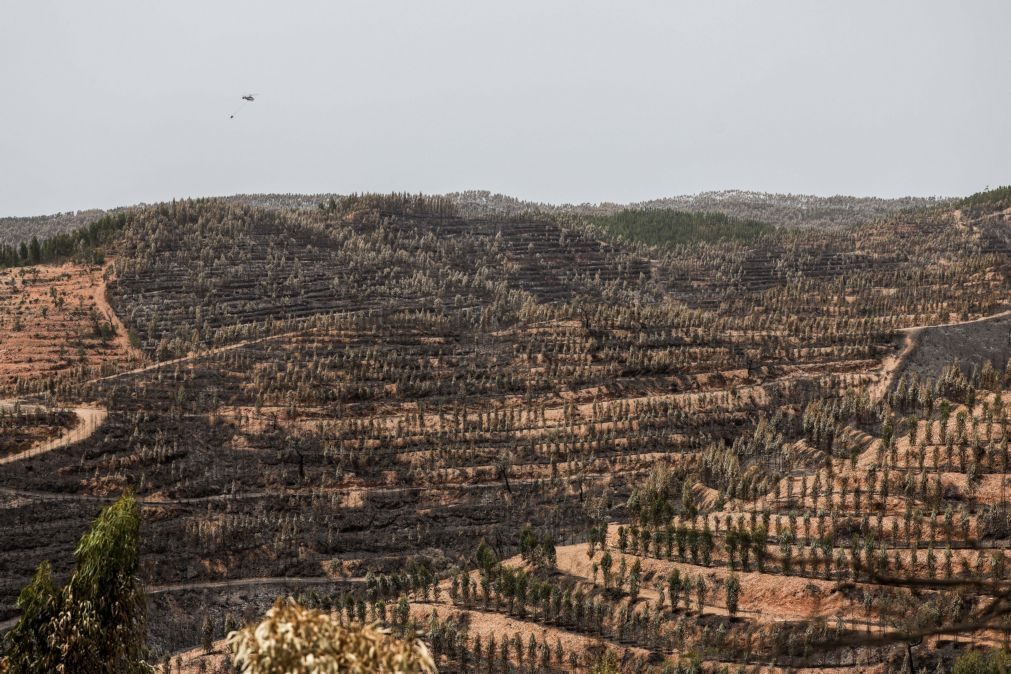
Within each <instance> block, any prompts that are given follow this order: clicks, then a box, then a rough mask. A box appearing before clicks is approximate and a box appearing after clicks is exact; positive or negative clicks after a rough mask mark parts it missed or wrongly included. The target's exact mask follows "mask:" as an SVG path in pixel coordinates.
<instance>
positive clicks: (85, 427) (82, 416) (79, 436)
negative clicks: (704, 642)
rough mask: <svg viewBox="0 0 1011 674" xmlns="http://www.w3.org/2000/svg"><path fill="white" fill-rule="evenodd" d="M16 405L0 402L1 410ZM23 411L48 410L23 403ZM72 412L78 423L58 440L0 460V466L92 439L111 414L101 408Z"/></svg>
mask: <svg viewBox="0 0 1011 674" xmlns="http://www.w3.org/2000/svg"><path fill="white" fill-rule="evenodd" d="M16 405H17V402H15V401H9V400H5V401H0V410H4V411H11V410H13V409H14V407H15V406H16ZM21 409H22V410H23V411H25V412H44V411H46V410H47V409H48V408H47V407H45V406H44V405H33V404H29V403H22V404H21ZM70 411H71V412H73V413H74V415H75V416H77V423H76V424H74V426H72V427H71V428H68V429H67V430H65V431H64V432H63V433H62V434H61V435H60V436H59V437H58V438H53V439H52V440H47V441H46V442H43V443H41V444H36V445H35V446H33V447H30V448H28V449H26V450H24V451H23V452H18V453H17V454H12V455H11V456H5V457H3V458H0V465H3V464H6V463H14V462H15V461H20V460H22V459H27V458H29V457H32V456H38V455H39V454H45V453H46V452H51V451H52V450H54V449H58V448H60V447H66V446H67V445H72V444H74V443H75V442H80V441H81V440H84V439H85V438H88V437H90V436H91V434H92V433H94V432H95V431H97V430H98V427H99V426H101V425H102V423H103V422H104V421H105V418H106V417H107V416H108V414H109V413H108V412H107V411H106V410H105V409H104V408H101V407H74V408H71V409H70Z"/></svg>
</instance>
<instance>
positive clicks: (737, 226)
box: [590, 208, 776, 246]
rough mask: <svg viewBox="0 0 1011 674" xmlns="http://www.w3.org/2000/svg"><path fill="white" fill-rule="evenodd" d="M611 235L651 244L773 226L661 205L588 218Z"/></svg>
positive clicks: (752, 234)
mask: <svg viewBox="0 0 1011 674" xmlns="http://www.w3.org/2000/svg"><path fill="white" fill-rule="evenodd" d="M590 221H591V222H593V223H594V224H596V225H598V226H599V227H602V228H604V229H605V230H606V231H607V232H609V233H610V234H612V235H615V236H619V237H622V238H625V239H630V240H632V241H641V242H642V243H645V244H649V245H653V246H672V245H676V244H683V243H695V242H699V241H720V240H738V241H745V240H749V239H754V238H756V237H758V236H761V235H763V234H772V233H774V232H775V231H776V228H775V227H773V226H772V225H770V224H768V223H766V222H761V221H759V220H741V219H738V218H734V217H731V216H729V215H724V214H723V213H693V212H688V211H675V210H668V209H663V208H638V209H625V210H623V211H619V212H618V213H614V214H612V215H604V216H597V217H593V218H590Z"/></svg>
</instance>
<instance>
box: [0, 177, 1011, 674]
mask: <svg viewBox="0 0 1011 674" xmlns="http://www.w3.org/2000/svg"><path fill="white" fill-rule="evenodd" d="M316 196H319V197H321V198H319V199H318V200H317V199H316ZM475 198H477V197H474V196H473V195H471V196H467V197H462V196H460V195H449V196H447V197H437V198H424V197H415V196H409V195H384V196H378V195H355V196H353V197H347V198H341V199H338V198H334V199H333V201H332V202H331V201H330V200H329V198H328V197H326V196H325V195H314V196H313V197H302V196H298V195H288V196H284V195H271V196H248V197H232V198H228V199H206V200H182V201H177V202H173V203H166V204H157V205H152V206H143V207H136V208H131V209H127V210H126V211H124V216H123V220H122V226H121V227H119V226H118V225H117V227H116V229H115V233H114V235H112V234H110V235H109V237H107V238H106V237H104V236H103V237H102V238H101V239H96V240H95V241H94V242H91V240H90V239H87V240H86V241H85V244H86V245H85V244H82V246H83V247H84V248H86V250H85V251H84V252H85V254H86V255H85V257H86V259H85V260H83V261H82V260H79V259H75V256H78V257H79V256H80V255H81V250H80V249H78V248H75V250H74V251H73V252H71V253H69V254H68V256H67V259H54V260H52V263H53V264H54V265H55V264H57V263H58V264H62V265H64V266H63V267H59V268H57V267H53V266H51V265H40V266H36V267H31V266H18V267H16V268H14V269H12V270H8V271H7V272H5V276H4V277H3V284H2V287H0V302H3V303H4V305H5V306H7V307H11V308H12V310H14V311H16V312H17V313H16V314H15V315H16V316H21V317H22V319H21V321H22V324H24V323H25V322H27V321H28V320H33V321H34V320H35V318H36V317H41V316H43V315H45V317H46V320H47V321H50V323H41V324H40V325H41V326H42V327H40V328H38V335H35V336H34V337H35V338H36V339H35V341H32V342H31V343H30V348H31V351H30V353H31V357H32V358H33V359H37V362H41V363H44V366H42V367H23V366H21V367H19V368H17V369H16V370H14V369H11V370H10V371H9V372H7V371H5V370H0V400H5V402H4V404H3V406H2V407H0V410H2V411H0V428H3V429H5V430H4V432H5V433H7V432H10V433H14V432H16V433H17V434H18V437H19V438H20V440H19V441H18V444H17V446H12V447H11V448H9V449H5V450H4V452H5V453H4V455H3V456H0V461H4V470H3V472H2V473H0V495H2V496H3V498H4V509H3V511H2V513H3V514H2V515H0V531H2V532H3V540H4V541H5V545H4V546H2V547H0V569H2V574H0V621H3V620H7V621H9V620H13V619H16V616H17V610H16V609H15V606H14V603H15V599H16V597H17V594H18V592H19V590H20V588H21V587H22V586H23V585H24V584H25V583H26V582H27V581H28V579H30V577H31V575H32V572H33V570H34V569H35V567H36V566H37V565H38V564H39V563H40V562H41V561H43V560H46V559H48V560H51V561H52V562H53V564H54V570H55V571H56V573H57V574H58V575H59V574H61V573H64V574H65V573H66V572H67V571H68V568H69V564H70V561H71V560H72V552H73V547H74V544H75V541H76V540H77V539H78V538H79V537H80V535H81V532H82V531H84V530H85V529H86V527H87V523H88V522H89V521H90V519H92V518H93V517H94V516H95V514H96V513H97V511H98V509H99V508H100V507H101V506H102V505H103V504H105V503H107V502H108V501H110V500H112V499H113V498H115V496H116V495H118V494H119V493H120V492H122V491H123V490H125V489H132V490H133V491H134V492H135V493H136V495H137V498H138V502H139V503H140V505H141V507H142V508H143V511H144V522H143V527H142V550H141V555H142V557H141V565H142V566H141V570H142V580H143V581H144V583H145V585H146V587H147V590H148V594H149V598H150V612H151V616H150V620H149V629H150V642H149V643H150V646H151V648H152V651H153V653H154V654H155V655H156V656H157V657H159V658H162V657H165V656H173V657H174V656H177V655H178V656H180V657H183V655H185V660H186V666H187V667H191V668H192V671H194V672H195V671H198V670H197V668H198V667H199V666H200V664H199V663H201V662H202V663H203V665H204V667H205V668H208V667H211V666H216V665H217V664H218V663H219V662H220V661H221V656H220V654H214V653H210V654H205V653H203V652H202V650H201V649H200V648H198V647H199V646H200V644H201V642H202V641H205V640H209V641H211V642H214V641H216V640H220V639H221V638H222V637H223V636H224V635H225V633H226V631H228V630H229V629H231V628H233V627H234V626H237V625H239V624H242V623H245V622H248V621H250V620H252V619H253V618H255V617H256V616H258V615H260V614H262V612H263V610H264V609H265V608H266V607H267V606H269V604H270V603H271V602H272V600H273V598H274V596H276V595H277V594H283V593H287V594H297V595H299V596H300V597H301V599H302V600H303V601H304V602H305V603H308V604H311V605H316V606H323V607H327V608H333V609H335V610H338V611H341V612H342V614H343V615H345V616H346V617H347V618H348V619H352V618H354V619H358V620H376V621H380V622H383V623H385V624H387V625H389V626H390V627H391V628H392V629H394V630H397V631H401V630H406V631H411V630H413V629H418V630H421V631H422V633H423V635H424V638H425V639H426V640H427V641H428V642H429V643H430V644H431V645H432V648H433V651H434V652H435V653H436V655H437V657H438V658H439V661H440V667H441V671H475V670H476V668H477V665H476V664H475V663H478V662H480V663H481V664H480V667H481V669H482V670H487V671H526V670H532V671H554V672H561V671H589V670H590V669H591V668H592V666H593V663H594V662H596V661H597V660H598V659H599V658H600V656H601V653H602V651H603V650H605V649H610V650H613V651H614V652H615V654H616V657H617V659H618V660H619V662H620V666H621V668H622V669H623V670H624V671H649V669H648V668H650V667H653V668H655V671H657V672H659V671H662V667H663V666H664V664H665V663H666V664H668V665H670V666H674V665H675V664H676V663H679V662H680V663H681V665H682V666H683V667H684V668H685V669H688V668H689V667H690V666H700V663H705V666H706V667H711V668H713V669H714V670H715V669H718V668H719V667H721V666H728V667H731V666H732V667H737V666H748V667H760V666H765V665H768V664H769V663H774V664H775V668H776V669H778V670H786V669H791V670H792V671H798V670H803V669H807V670H809V671H814V668H833V669H834V670H839V669H849V670H853V671H886V670H888V668H897V667H898V666H900V665H901V663H902V661H903V658H905V657H907V648H906V643H907V642H909V641H910V640H911V639H913V638H914V637H915V638H916V639H918V643H917V645H916V646H915V647H910V649H909V651H910V652H912V653H913V654H914V656H915V658H916V662H917V664H918V665H919V664H920V663H929V667H930V669H931V670H933V668H934V666H935V665H936V664H937V663H938V662H942V663H947V664H948V665H950V662H951V660H952V658H953V656H954V654H955V651H956V650H957V649H958V648H964V645H965V644H967V643H977V644H983V643H986V644H991V643H996V642H998V641H1000V639H1001V636H1002V633H1001V631H1000V630H1001V626H1000V623H998V622H997V618H993V619H992V620H991V617H989V614H986V613H985V611H986V607H987V606H988V605H989V601H990V598H991V597H992V596H994V595H996V594H997V593H998V590H999V589H1000V588H999V586H986V585H983V584H980V583H976V584H974V585H957V582H958V581H962V580H965V581H968V580H970V579H976V580H978V579H981V578H984V579H987V580H993V581H995V582H997V583H998V584H999V583H1006V580H1007V577H1008V574H1007V569H1008V567H1007V565H1006V559H1005V552H1004V549H1005V548H1006V547H1007V545H1008V537H1009V533H1011V531H1009V527H1008V526H1007V517H1006V510H1001V509H1000V508H1003V507H1004V500H1003V493H1004V490H1003V488H1002V481H1003V479H1004V472H1005V470H1006V465H1007V449H1008V446H1007V431H1006V418H1007V414H1006V408H1005V401H1004V400H1003V398H1002V397H1001V393H1000V391H1001V390H1002V388H1003V387H1004V386H1006V385H1007V384H1008V383H1009V379H1008V376H1009V375H1008V372H1007V371H1006V370H1005V368H1006V366H1007V363H1006V362H1004V363H992V365H993V367H992V368H990V369H987V370H986V372H987V375H986V376H982V374H981V372H982V371H983V368H982V367H978V368H977V369H976V370H975V373H973V372H972V371H969V370H968V368H967V369H966V370H965V371H962V370H959V369H958V368H957V367H955V368H947V369H946V370H944V372H943V376H940V375H936V376H934V377H933V378H932V379H929V380H928V379H927V377H928V376H930V375H931V374H932V372H927V371H926V370H918V369H915V368H914V367H913V366H911V365H910V363H914V364H915V361H912V360H910V358H915V356H911V355H910V354H911V353H913V351H912V350H911V349H908V350H907V349H906V348H905V344H906V338H907V335H908V334H910V333H911V332H913V331H916V330H917V329H919V328H921V327H922V326H930V325H938V324H948V323H961V322H966V321H973V320H976V319H988V318H989V317H992V316H994V315H997V314H1001V313H1002V312H1006V311H1008V310H1009V309H1011V292H1009V291H1011V277H1009V273H1011V258H1009V253H1011V240H1009V235H1008V232H1009V231H1011V215H1009V213H1008V211H1007V210H1006V206H1005V205H1004V202H1003V201H1000V200H990V201H988V200H987V199H983V198H978V199H976V200H975V201H972V202H971V203H970V202H966V203H964V204H962V205H961V206H962V207H961V208H955V207H954V205H951V204H939V203H934V204H931V206H932V207H931V208H929V209H925V210H924V209H923V208H921V207H923V206H926V205H928V204H926V203H923V202H915V203H913V202H905V203H902V204H899V203H898V202H895V203H892V202H887V203H886V202H881V203H876V202H875V203H872V202H867V203H861V204H859V205H858V204H856V203H853V204H850V205H851V206H853V208H850V207H849V206H846V205H845V204H837V203H835V202H832V201H831V200H826V201H824V202H804V200H803V199H801V198H794V197H784V198H783V199H779V198H778V197H777V198H771V197H770V199H769V200H770V201H772V202H774V204H775V208H774V209H773V210H772V211H770V210H768V209H767V210H764V211H762V209H761V208H759V207H758V206H757V205H755V204H756V203H757V202H756V201H755V200H754V199H752V197H740V198H741V199H744V200H745V201H746V202H747V203H751V204H752V206H751V207H749V208H753V209H754V211H753V212H752V211H749V210H747V209H746V208H744V207H743V206H741V207H739V208H738V207H736V206H735V208H736V209H737V210H735V211H734V212H733V213H731V214H730V215H728V216H727V217H719V218H712V217H699V216H693V217H691V218H688V219H687V220H685V219H684V218H681V216H676V217H678V218H679V220H678V223H680V224H684V223H685V222H687V223H688V224H689V225H690V227H689V228H687V229H685V230H684V231H686V232H689V233H690V234H691V235H690V236H678V237H675V238H673V239H672V240H665V241H655V240H652V238H651V237H649V236H638V235H637V236H629V232H630V231H632V232H634V231H635V230H636V228H638V227H640V226H643V220H642V219H641V218H640V217H639V216H636V217H632V218H629V217H628V216H621V217H619V218H618V222H621V223H624V224H623V225H622V227H624V228H625V231H622V232H616V231H614V230H613V229H609V228H608V226H606V222H604V221H601V220H599V219H598V220H597V221H596V222H595V221H593V220H592V219H591V218H589V217H587V215H586V214H584V213H583V212H575V211H572V212H544V210H543V209H541V210H540V211H539V212H533V211H528V210H526V209H524V208H520V207H517V208H515V209H512V210H509V209H505V210H499V206H497V205H490V204H485V205H483V206H482V209H483V210H481V211H480V213H479V214H478V213H476V212H475V211H474V210H473V209H474V208H475V206H473V205H468V203H469V202H468V201H467V200H473V199H475ZM699 198H700V199H701V197H699ZM736 198H737V197H733V198H731V197H727V199H728V200H729V201H726V202H721V201H720V199H717V198H716V197H712V196H711V197H707V199H709V201H710V202H712V203H717V202H719V203H724V204H725V203H743V202H737V201H734V200H733V199H736ZM489 199H492V198H491V197H490V196H489ZM749 199H751V201H748V200H749ZM492 201H495V200H494V199H492ZM313 202H315V203H313ZM320 202H323V207H322V208H320V207H318V205H319V204H320ZM702 203H703V201H698V202H692V203H691V204H688V205H685V206H684V208H686V209H695V210H697V211H704V212H720V213H722V212H723V211H720V210H715V211H709V210H708V209H706V208H701V207H700V206H699V204H702ZM706 203H709V202H706ZM804 203H806V204H807V208H808V209H809V212H810V213H813V214H814V215H809V216H804V215H797V216H796V218H795V219H794V220H790V219H789V217H788V216H786V215H782V214H783V213H786V212H787V211H789V212H792V213H800V212H801V211H803V210H804V209H803V208H802V205H803V204H804ZM910 206H913V207H915V208H916V210H911V211H909V212H906V211H905V209H906V208H908V207H910ZM650 208H655V205H654V206H651V207H650ZM678 208H682V206H680V205H678ZM775 209H778V210H775ZM790 209H793V210H792V211H791V210H790ZM506 211H508V212H506ZM589 212H591V211H587V213H589ZM615 212H618V211H615ZM647 212H648V213H649V214H650V215H649V218H653V217H654V216H653V215H652V213H653V212H652V211H647ZM847 212H848V213H849V215H844V214H845V213H847ZM777 213H778V214H780V215H776V214H777ZM598 215H600V216H601V217H609V216H607V215H606V214H604V213H598ZM759 215H762V217H759ZM657 217H660V218H662V219H661V221H660V222H661V223H667V220H663V218H669V217H675V216H670V215H669V214H661V215H660V216H657ZM731 217H732V218H734V219H733V220H730V219H728V218H731ZM790 217H792V216H790ZM740 218H757V219H759V220H761V223H760V224H758V225H755V226H757V227H760V228H761V232H760V235H756V236H751V235H747V236H744V235H742V236H736V235H735V236H726V235H725V230H723V229H720V228H724V227H727V226H729V227H730V228H731V230H732V231H739V229H740V220H738V219H740ZM805 218H807V219H805ZM843 221H845V224H846V225H847V226H845V227H842V226H836V225H839V224H841V223H842V222H843ZM117 222H118V221H117ZM651 222H653V221H652V220H651V219H647V221H646V225H648V226H652V225H650V223H651ZM728 223H729V224H728ZM793 225H803V226H793ZM714 226H715V227H717V229H715V230H714V229H712V227H714ZM661 229H662V227H661ZM647 231H650V230H648V229H647ZM653 238H655V237H653ZM78 240H80V239H78ZM653 243H657V244H661V245H655V246H654V245H651V244H653ZM42 248H43V249H46V250H49V249H52V248H51V247H50V248H46V247H45V245H43V246H42ZM95 254H100V255H101V259H102V263H101V266H96V265H94V263H93V262H94V259H96V258H95ZM89 260H91V262H89ZM89 284H90V285H89ZM50 287H52V289H53V291H55V293H56V294H55V296H54V295H52V294H50V292H51V291H50ZM60 297H66V298H68V299H67V300H65V301H64V302H63V303H62V305H59V306H58V303H57V301H58V298H60ZM78 297H80V298H81V299H77V298H78ZM70 298H73V301H70ZM75 302H76V303H78V305H79V306H80V307H81V309H80V311H72V309H75V306H74V303H75ZM104 302H107V305H108V308H109V311H110V312H111V314H112V315H108V316H107V315H106V314H105V313H103V311H104V310H105V304H103V303H104ZM43 309H45V314H43ZM29 317H31V319H29ZM93 317H97V318H96V320H97V322H98V323H99V324H103V325H104V324H108V325H109V326H110V328H109V329H106V330H105V332H103V328H102V327H101V325H100V326H99V328H97V329H96V328H95V326H94V324H93V323H92V324H91V329H92V333H91V336H90V337H89V336H88V335H87V332H86V331H87V329H88V326H89V321H91V320H92V318H93ZM12 323H13V319H12V320H6V321H4V322H3V323H0V330H3V331H4V333H3V334H4V336H5V337H6V336H7V335H9V334H13V333H12V332H10V331H12V330H13V327H12ZM59 326H68V327H67V329H64V330H61V329H60V327H59ZM103 334H104V335H105V337H106V339H103V338H102V336H103ZM917 334H919V333H917ZM978 334H981V335H982V334H984V333H978ZM986 334H989V333H986ZM931 339H932V338H931ZM987 339H989V338H987ZM1002 339H1003V340H1005V341H1006V339H1007V336H1006V334H1003V336H1002ZM928 343H929V344H931V345H933V344H934V341H928V342H924V344H928ZM25 348H26V349H28V347H25ZM931 348H934V347H933V346H931ZM24 353H26V354H28V353H29V351H28V350H26V351H24ZM68 353H70V354H73V355H74V356H75V358H74V359H68V358H66V356H67V354H68ZM931 353H932V354H933V352H931ZM988 353H993V354H996V355H995V356H994V357H997V355H999V354H1000V353H1003V352H999V351H998V350H994V351H992V352H988ZM949 355H952V354H949V353H947V352H939V353H936V354H933V355H931V358H932V359H934V358H937V359H941V360H944V359H946V358H947V357H948V356H949ZM18 358H19V359H20V360H21V361H24V360H26V358H27V356H25V357H20V356H19V357H18ZM68 360H69V361H70V362H65V361H68ZM33 362H35V361H33ZM907 366H909V369H908V370H907ZM914 372H915V373H918V376H917V377H916V378H915V379H914V378H913V377H912V374H913V373H914ZM15 405H18V406H28V405H33V406H34V407H32V408H31V410H26V409H24V408H23V407H19V409H18V410H17V411H16V410H15ZM87 410H100V411H101V413H100V414H98V413H97V412H96V413H90V412H88V411H87ZM6 429H11V430H9V431H8V430H6ZM73 429H77V430H76V432H74V430H73ZM5 459H6V460H5ZM482 541H483V543H484V544H483V545H482ZM728 588H729V590H728ZM956 598H957V599H958V601H957V602H956V601H955V599H956ZM998 617H1000V616H998ZM967 621H976V623H975V625H976V627H974V628H973V629H964V630H960V631H959V630H956V629H953V628H952V626H956V625H959V624H961V623H964V622H967ZM955 635H957V639H955ZM953 640H957V641H959V644H960V645H959V647H957V648H956V646H955V645H954V644H953V643H952V642H953ZM692 663H695V665H692ZM682 671H685V670H684V669H683V670H682ZM688 671H696V670H691V669H688Z"/></svg>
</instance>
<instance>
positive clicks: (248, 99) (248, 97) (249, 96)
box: [228, 94, 260, 119]
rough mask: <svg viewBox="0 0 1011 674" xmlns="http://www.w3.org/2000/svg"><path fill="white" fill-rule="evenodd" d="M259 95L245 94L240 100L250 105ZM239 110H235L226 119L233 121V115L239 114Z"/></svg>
mask: <svg viewBox="0 0 1011 674" xmlns="http://www.w3.org/2000/svg"><path fill="white" fill-rule="evenodd" d="M259 95H260V94H245V95H244V96H242V100H244V101H246V102H248V103H252V102H253V101H255V100H256V97H257V96H259ZM239 109H240V108H236V110H235V112H233V113H232V114H230V115H228V119H235V115H237V114H238V113H239Z"/></svg>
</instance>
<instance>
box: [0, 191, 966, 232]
mask: <svg viewBox="0 0 1011 674" xmlns="http://www.w3.org/2000/svg"><path fill="white" fill-rule="evenodd" d="M340 196H342V195H340V194H337V193H320V194H295V193H267V194H235V195H231V196H227V197H220V198H221V199H224V200H225V201H229V202H232V203H240V204H245V205H248V206H253V207H258V208H268V209H272V210H296V209H300V208H314V207H316V206H317V205H318V204H319V203H320V202H323V201H326V200H327V199H330V198H331V197H340ZM442 196H445V197H446V198H448V199H450V200H452V201H453V202H454V203H455V204H456V206H457V208H458V210H459V212H460V214H461V215H463V216H469V217H476V216H513V215H521V214H530V213H548V214H576V215H591V216H605V215H612V214H614V213H617V212H619V211H621V210H624V209H626V208H655V209H672V210H680V211H694V212H700V213H722V214H724V215H730V216H733V217H736V218H741V219H744V220H760V221H763V222H767V223H769V224H772V225H776V226H780V227H795V228H807V227H811V228H816V227H846V226H850V225H860V224H866V223H868V222H873V221H874V220H879V219H881V218H885V217H888V216H891V215H895V214H897V213H901V212H903V211H912V210H919V209H923V208H935V207H940V206H946V205H951V204H953V203H955V202H956V201H957V200H956V199H951V198H947V197H899V198H896V199H882V198H878V197H853V196H843V195H838V196H832V197H819V196H813V195H806V194H773V193H767V192H753V191H747V190H723V191H710V192H700V193H698V194H689V195H679V196H672V197H662V198H658V199H651V200H648V201H641V202H633V203H628V204H619V203H613V202H601V203H594V204H591V203H583V204H547V203H540V202H534V201H524V200H522V199H518V198H516V197H511V196H508V195H505V194H497V193H493V192H491V191H489V190H467V191H464V192H450V193H447V194H445V195H442ZM123 208H127V207H120V208H115V209H110V210H108V211H106V210H102V209H89V210H83V211H76V212H67V213H56V214H52V215H38V216H29V217H0V244H9V245H17V244H19V243H21V242H22V241H28V240H30V239H31V238H32V237H33V236H37V237H39V238H40V239H43V238H48V237H51V236H53V235H55V234H60V233H65V232H70V231H73V230H75V229H79V228H80V227H83V226H84V225H87V224H90V223H91V222H94V221H95V220H97V219H98V218H100V217H102V216H103V215H105V214H107V213H114V212H117V211H120V210H123Z"/></svg>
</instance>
